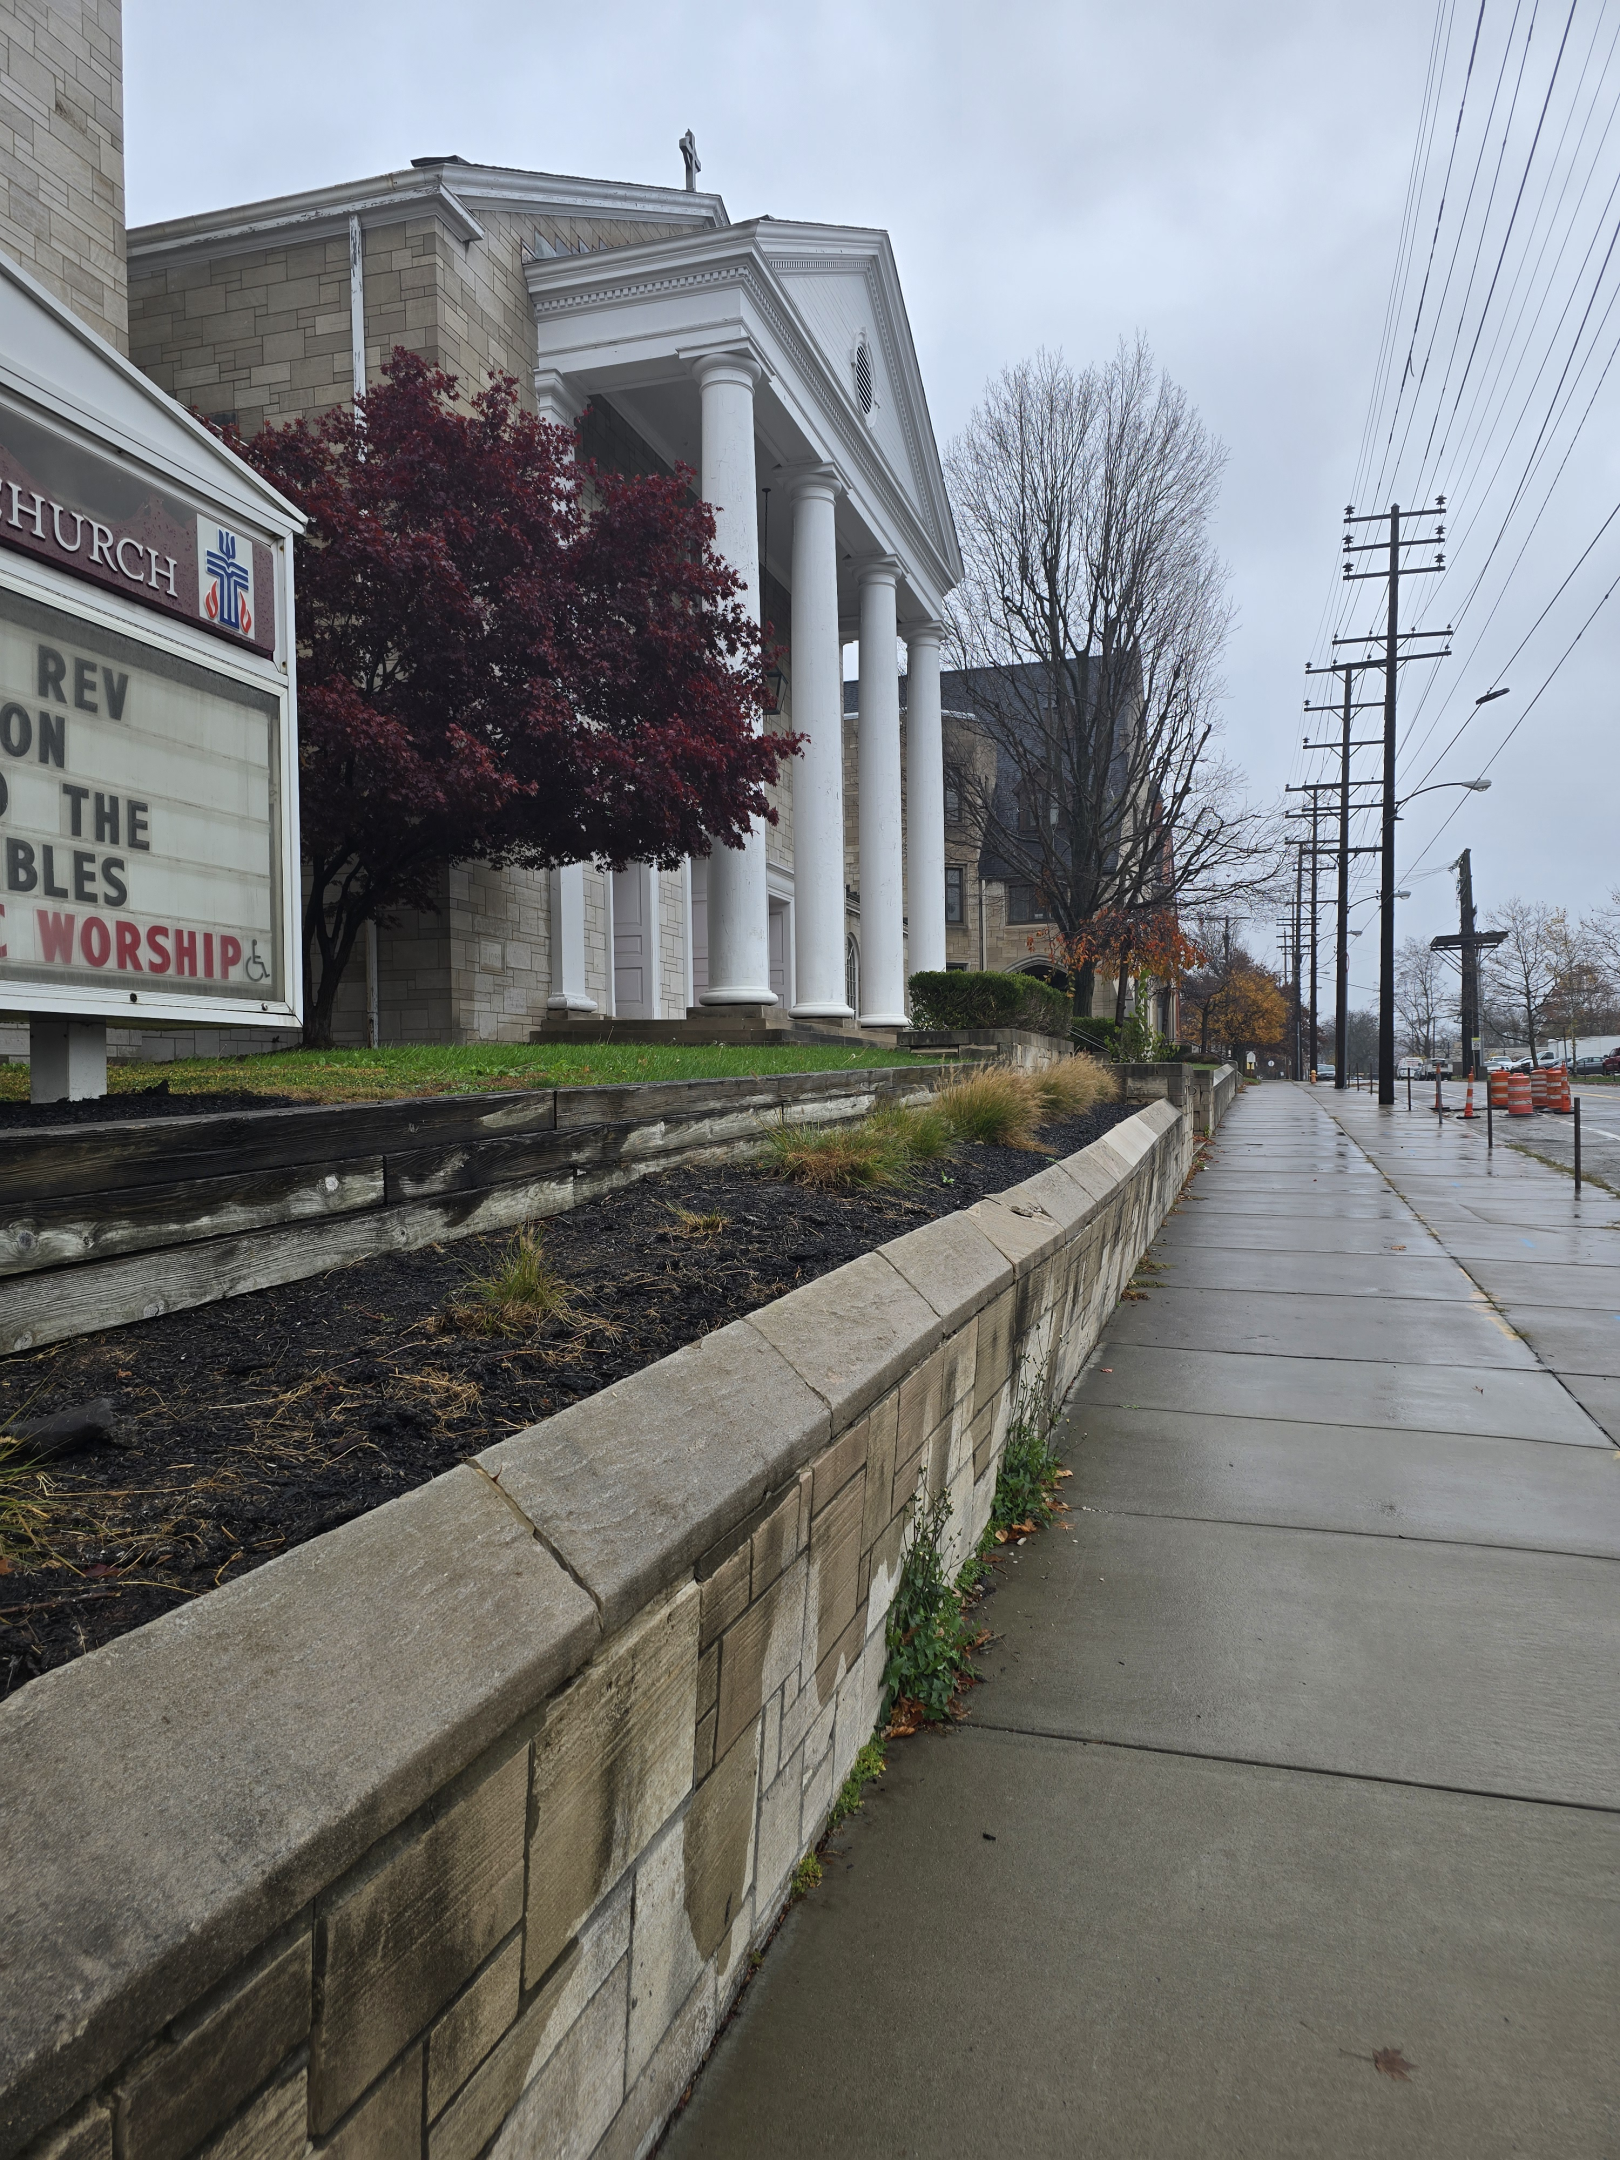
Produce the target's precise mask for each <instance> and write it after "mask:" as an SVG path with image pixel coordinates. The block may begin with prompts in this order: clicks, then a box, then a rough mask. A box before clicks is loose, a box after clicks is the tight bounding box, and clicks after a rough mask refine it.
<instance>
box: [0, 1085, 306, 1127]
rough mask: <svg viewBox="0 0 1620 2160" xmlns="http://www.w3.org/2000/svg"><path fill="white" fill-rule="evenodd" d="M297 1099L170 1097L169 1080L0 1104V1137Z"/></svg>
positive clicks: (298, 1099)
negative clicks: (76, 1098) (74, 1098)
mask: <svg viewBox="0 0 1620 2160" xmlns="http://www.w3.org/2000/svg"><path fill="white" fill-rule="evenodd" d="M304 1099H305V1098H304V1097H303V1096H301V1095H261V1094H260V1093H259V1092H258V1091H257V1090H256V1089H254V1088H215V1089H213V1090H212V1092H211V1093H203V1092H201V1091H199V1092H197V1093H196V1094H180V1095H171V1094H170V1092H169V1083H168V1081H167V1080H160V1081H159V1082H158V1083H157V1085H156V1086H155V1087H145V1088H132V1089H131V1090H130V1091H129V1093H128V1094H125V1095H92V1096H90V1097H89V1098H88V1099H87V1100H86V1101H84V1102H55V1103H26V1102H0V1132H21V1131H22V1130H24V1129H25V1128H26V1129H27V1130H29V1131H33V1130H34V1129H35V1128H37V1127H38V1126H41V1125H121V1124H123V1123H125V1122H126V1120H128V1119H130V1118H153V1117H203V1116H205V1115H206V1114H207V1113H208V1112H209V1111H211V1110H285V1109H288V1108H290V1107H293V1106H295V1105H297V1104H299V1103H302V1102H303V1101H304Z"/></svg>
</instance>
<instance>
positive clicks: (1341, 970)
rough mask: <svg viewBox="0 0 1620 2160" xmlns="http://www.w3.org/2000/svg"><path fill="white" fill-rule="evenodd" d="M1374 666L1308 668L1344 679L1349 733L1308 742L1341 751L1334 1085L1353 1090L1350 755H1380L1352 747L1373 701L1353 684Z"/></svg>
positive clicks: (1317, 708)
mask: <svg viewBox="0 0 1620 2160" xmlns="http://www.w3.org/2000/svg"><path fill="white" fill-rule="evenodd" d="M1374 664H1375V663H1373V662H1370V661H1365V660H1363V661H1355V660H1342V661H1335V662H1334V663H1333V664H1332V666H1331V667H1325V668H1313V667H1307V668H1306V670H1305V673H1306V674H1307V675H1342V676H1343V677H1344V732H1343V738H1342V740H1341V741H1339V742H1337V743H1313V742H1312V741H1311V740H1310V738H1309V736H1307V737H1306V739H1305V748H1306V749H1307V750H1335V749H1336V750H1337V751H1338V753H1339V782H1338V789H1339V845H1338V849H1337V853H1338V858H1339V889H1338V899H1337V908H1338V921H1337V926H1336V929H1337V934H1336V936H1335V939H1334V967H1333V978H1334V979H1333V1085H1334V1087H1335V1088H1348V1087H1349V1085H1350V1074H1349V1072H1348V1070H1347V1069H1346V1068H1347V1067H1348V1065H1349V1062H1350V858H1351V856H1352V855H1357V854H1361V853H1362V852H1364V851H1363V850H1362V849H1359V848H1353V847H1352V846H1351V845H1350V786H1351V781H1350V753H1351V751H1352V750H1376V749H1377V748H1378V747H1379V744H1378V743H1377V742H1374V741H1363V742H1352V741H1351V739H1350V724H1351V715H1352V714H1353V713H1358V712H1364V711H1366V710H1367V709H1368V705H1369V703H1370V701H1369V700H1366V699H1363V700H1362V701H1361V702H1360V703H1356V702H1355V701H1354V683H1355V676H1356V670H1357V668H1358V667H1368V666H1371V665H1374ZM1305 710H1306V711H1307V712H1308V713H1312V712H1335V711H1337V710H1338V708H1337V707H1336V706H1333V705H1313V704H1312V703H1311V701H1310V699H1309V698H1307V699H1306V700H1305Z"/></svg>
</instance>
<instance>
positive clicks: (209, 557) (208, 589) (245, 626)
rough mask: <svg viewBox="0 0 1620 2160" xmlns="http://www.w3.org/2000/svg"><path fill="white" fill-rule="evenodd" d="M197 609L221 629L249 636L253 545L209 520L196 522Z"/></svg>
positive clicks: (251, 613) (201, 519)
mask: <svg viewBox="0 0 1620 2160" xmlns="http://www.w3.org/2000/svg"><path fill="white" fill-rule="evenodd" d="M197 606H198V610H199V612H200V613H201V614H202V615H204V616H205V617H206V618H207V620H208V621H209V622H211V623H218V624H219V625H220V627H221V629H224V630H234V631H236V633H237V634H238V636H240V637H250V636H251V635H252V633H253V542H252V541H251V540H249V539H248V538H247V537H246V536H245V535H244V534H242V533H234V532H232V531H231V529H230V528H229V526H227V525H219V524H216V523H215V521H214V520H213V519H212V518H199V519H198V520H197Z"/></svg>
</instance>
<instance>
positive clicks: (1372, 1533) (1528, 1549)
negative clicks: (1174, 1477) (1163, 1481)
mask: <svg viewBox="0 0 1620 2160" xmlns="http://www.w3.org/2000/svg"><path fill="white" fill-rule="evenodd" d="M1328 1429H1329V1430H1331V1428H1328ZM1562 1444H1563V1445H1566V1446H1567V1445H1569V1444H1570V1443H1568V1442H1565V1443H1562ZM1598 1452H1599V1450H1598V1449H1596V1448H1588V1450H1587V1453H1588V1454H1590V1455H1596V1454H1597V1453H1598ZM1073 1511H1074V1510H1073V1508H1071V1513H1072V1512H1073ZM1084 1512H1085V1513H1086V1514H1088V1515H1099V1516H1100V1515H1107V1516H1112V1517H1118V1518H1120V1519H1122V1520H1127V1519H1128V1520H1130V1521H1132V1522H1184V1523H1203V1524H1205V1525H1207V1526H1208V1527H1209V1528H1210V1529H1212V1530H1221V1529H1227V1530H1282V1531H1286V1532H1287V1533H1288V1534H1289V1535H1290V1536H1294V1537H1342V1538H1370V1539H1373V1540H1374V1541H1375V1542H1381V1543H1383V1544H1388V1545H1450V1546H1455V1547H1457V1548H1458V1549H1459V1550H1460V1551H1462V1552H1504V1553H1526V1554H1530V1555H1532V1556H1533V1557H1535V1558H1537V1559H1542V1560H1606V1561H1608V1562H1609V1564H1610V1565H1611V1566H1616V1565H1620V1553H1613V1552H1587V1551H1585V1550H1579V1551H1574V1550H1571V1549H1570V1547H1568V1546H1567V1545H1509V1544H1507V1543H1505V1542H1504V1541H1503V1540H1502V1539H1501V1538H1463V1537H1436V1536H1433V1535H1431V1534H1430V1533H1429V1532H1427V1531H1423V1530H1357V1529H1353V1528H1350V1527H1349V1526H1347V1525H1345V1524H1342V1523H1295V1522H1266V1521H1265V1520H1263V1519H1262V1518H1259V1517H1256V1516H1253V1515H1182V1514H1180V1513H1178V1512H1177V1511H1175V1510H1174V1509H1171V1508H1123V1507H1119V1508H1117V1507H1097V1506H1096V1505H1094V1504H1090V1503H1088V1504H1087V1505H1086V1507H1085V1509H1084Z"/></svg>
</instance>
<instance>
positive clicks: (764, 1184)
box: [0, 1103, 1133, 1695]
mask: <svg viewBox="0 0 1620 2160" xmlns="http://www.w3.org/2000/svg"><path fill="white" fill-rule="evenodd" d="M1132 1107H1133V1106H1132V1105H1130V1104H1128V1103H1110V1104H1106V1105H1103V1106H1100V1107H1099V1108H1097V1109H1094V1110H1091V1111H1088V1112H1087V1113H1086V1114H1085V1115H1084V1116H1082V1117H1078V1118H1069V1119H1064V1120H1062V1121H1059V1122H1055V1123H1053V1124H1051V1125H1048V1126H1047V1127H1046V1129H1045V1131H1044V1132H1043V1134H1042V1136H1041V1138H1042V1144H1043V1146H1044V1147H1045V1148H1047V1149H1049V1150H1050V1151H1051V1153H1052V1154H1054V1155H1072V1154H1074V1153H1075V1152H1076V1151H1077V1150H1078V1149H1080V1148H1082V1147H1085V1146H1087V1145H1088V1144H1089V1143H1090V1142H1091V1141H1093V1140H1096V1139H1100V1138H1101V1136H1102V1135H1103V1134H1104V1133H1105V1132H1107V1131H1108V1129H1109V1128H1110V1126H1113V1125H1116V1124H1117V1123H1119V1121H1120V1120H1121V1119H1122V1118H1125V1117H1128V1116H1129V1115H1130V1114H1131V1110H1132ZM1041 1166H1042V1165H1041V1158H1040V1157H1039V1156H1032V1155H1030V1154H1028V1153H1026V1152H1023V1151H1021V1150H1018V1149H1014V1148H1002V1147H979V1146H970V1147H964V1148H962V1149H960V1150H959V1151H958V1153H957V1154H956V1155H955V1156H954V1157H952V1158H950V1159H949V1160H947V1161H945V1162H936V1163H925V1164H923V1165H921V1166H920V1167H919V1169H918V1172H917V1175H916V1178H915V1180H914V1182H912V1183H910V1184H908V1185H905V1186H897V1187H890V1188H888V1189H879V1190H874V1191H868V1192H863V1193H852V1194H826V1193H817V1192H811V1191H808V1190H807V1189H806V1188H804V1187H803V1186H798V1185H790V1184H786V1183H783V1182H782V1181H781V1180H780V1179H778V1178H775V1177H772V1176H770V1175H768V1174H766V1173H765V1172H764V1171H762V1170H760V1169H758V1168H756V1167H754V1166H753V1165H751V1164H747V1163H737V1164H719V1165H712V1166H704V1167H695V1168H691V1169H686V1170H673V1171H667V1172H665V1173H664V1174H663V1175H661V1176H657V1177H650V1178H646V1179H644V1180H642V1181H641V1182H640V1183H638V1184H635V1185H630V1186H627V1187H625V1188H624V1189H623V1190H622V1191H619V1192H616V1193H611V1194H609V1195H607V1196H606V1197H604V1198H603V1199H600V1200H593V1201H590V1202H588V1203H587V1204H586V1205H584V1206H582V1207H579V1208H576V1209H574V1210H573V1211H572V1212H571V1213H568V1214H564V1215H554V1216H550V1217H548V1218H547V1219H546V1220H545V1222H544V1223H543V1224H542V1225H541V1226H540V1227H541V1235H542V1238H543V1243H544V1249H545V1253H546V1257H547V1259H548V1260H549V1261H550V1262H551V1264H552V1265H553V1266H554V1267H555V1268H556V1270H557V1271H558V1273H559V1274H561V1275H562V1276H563V1277H564V1279H565V1280H566V1281H567V1282H568V1283H569V1284H570V1285H572V1286H573V1289H574V1291H575V1293H576V1297H575V1306H574V1315H573V1317H572V1318H571V1319H570V1320H569V1321H567V1322H565V1323H560V1322H557V1321H552V1322H550V1323H548V1324H546V1325H545V1326H544V1327H542V1328H541V1329H540V1330H539V1332H538V1333H537V1334H535V1335H532V1336H530V1337H528V1338H526V1339H522V1340H511V1339H505V1338H494V1339H491V1338H487V1337H480V1336H476V1335H468V1334H464V1333H461V1332H458V1331H456V1330H455V1329H454V1328H453V1327H449V1326H447V1325H446V1322H445V1313H446V1309H447V1308H448V1307H449V1306H451V1305H452V1304H454V1303H455V1302H456V1301H457V1299H458V1297H459V1296H460V1295H461V1294H462V1293H463V1292H464V1291H465V1288H466V1285H467V1283H468V1281H469V1279H470V1278H471V1277H473V1276H475V1275H478V1274H480V1273H483V1272H485V1271H487V1270H488V1269H489V1268H490V1267H491V1266H492V1265H493V1264H495V1263H496V1262H497V1261H498V1259H499V1258H500V1256H501V1254H502V1253H503V1252H504V1251H505V1250H506V1248H507V1246H508V1244H509V1242H510V1240H509V1236H508V1235H504V1234H503V1235H500V1236H495V1237H486V1238H465V1239H460V1240H458V1241H456V1242H455V1243H453V1244H448V1245H443V1246H430V1247H428V1248H427V1249H426V1250H424V1251H421V1252H410V1253H398V1254H389V1255H387V1256H385V1257H382V1258H379V1259H375V1260H363V1261H358V1262H356V1263H355V1264H354V1265H352V1266H350V1267H346V1268H341V1269H334V1270H333V1271H332V1272H330V1273H329V1274H326V1275H320V1276H315V1277H313V1278H311V1279H309V1280H306V1281H304V1282H296V1283H286V1284H283V1285H282V1286H280V1287H279V1288H277V1289H273V1290H260V1291H256V1292H254V1293H253V1294H252V1295H251V1296H247V1297H239V1298H232V1299H228V1300H225V1301H223V1302H221V1303H220V1304H217V1305H205V1306H202V1307H201V1308H200V1309H198V1310H197V1311H194V1312H178V1313H169V1314H166V1315H165V1316H164V1317H163V1318H161V1319H157V1320H146V1321H142V1322H140V1323H139V1324H138V1325H136V1326H133V1327H126V1328H117V1329H112V1330H109V1331H108V1332H107V1333H105V1334H102V1335H96V1336H88V1337H84V1338H81V1339H80V1340H78V1341H74V1342H68V1343H62V1344H58V1345H56V1346H55V1347H53V1348H51V1349H47V1350H42V1351H35V1352H25V1353H23V1354H21V1355H18V1356H16V1357H12V1358H8V1359H6V1360H4V1361H3V1362H0V1429H3V1427H4V1422H5V1421H6V1420H8V1419H13V1418H16V1419H21V1418H39V1417H44V1416H49V1415H50V1414H51V1413H53V1412H55V1411H58V1410H63V1409H66V1408H68V1407H70V1406H72V1405H76V1404H84V1403H86V1402H88V1401H90V1400H92V1399H94V1398H96V1397H102V1396H105V1397H108V1398H110V1399H111V1401H112V1404H113V1407H114V1411H115V1427H114V1429H115V1432H116V1435H117V1437H116V1440H115V1441H114V1442H112V1443H102V1444H100V1445H98V1446H96V1447H95V1448H94V1449H92V1450H91V1451H90V1452H88V1453H85V1454H80V1455H76V1456H73V1457H71V1458H68V1459H64V1460H58V1461H54V1462H51V1463H49V1464H48V1465H45V1466H43V1467H37V1468H34V1469H14V1470H12V1471H10V1472H9V1473H7V1474H5V1475H4V1476H0V1567H3V1566H5V1561H4V1558H3V1555H4V1554H5V1553H6V1552H7V1551H9V1552H10V1554H11V1556H12V1557H11V1562H10V1566H9V1570H8V1571H7V1572H6V1573H5V1574H4V1575H3V1576H0V1695H4V1694H6V1693H9V1692H10V1691H11V1690H12V1689H14V1688H17V1687H20V1686H22V1685H23V1684H24V1683H25V1682H26V1681H28V1680H31V1679H34V1678H35V1677H36V1676H37V1675H39V1674H40V1673H43V1672H47V1671H49V1670H50V1669H51V1668H52V1667H53V1666H56V1665H62V1664H65V1663H66V1662H67V1661H68V1660H69V1659H70V1658H74V1657H77V1656H78V1655H79V1653H80V1652H81V1651H84V1650H92V1649H94V1648H96V1646H97V1645H98V1644H100V1643H104V1642H107V1641H110V1640H111V1639H112V1637H114V1636H116V1635H121V1634H123V1633H125V1632H126V1631H127V1630H128V1629H130V1628H133V1627H138V1626H140V1625H141V1623H142V1622H144V1621H147V1620H151V1619H153V1618H155V1617H156V1616H157V1615H158V1614H159V1613H162V1612H166V1611H168V1610H169V1608H170V1607H171V1606H174V1605H177V1604H180V1603H182V1602H183V1601H184V1600H185V1599H186V1598H189V1597H195V1596H197V1595H199V1594H201V1593H202V1592H204V1591H207V1590H210V1589H213V1588H214V1587H216V1586H217V1585H218V1584H220V1583H223V1582H227V1581H234V1580H235V1579H236V1578H237V1577H238V1576H239V1575H242V1574H245V1573H246V1572H247V1571H248V1570H249V1569H250V1568H254V1567H258V1566H260V1565H262V1564H263V1562H265V1561H266V1560H272V1559H274V1558H275V1557H276V1556H277V1555H278V1554H280V1553H284V1552H286V1551H288V1550H289V1549H290V1548H291V1547H292V1546H294V1545H300V1544H302V1543H303V1542H304V1540H305V1539H306V1538H312V1537H317V1536H319V1535H320V1533H321V1532H322V1531H324V1530H331V1529H334V1528H336V1526H337V1525H338V1524H339V1523H344V1522H347V1521H349V1520H350V1518H351V1517H352V1516H356V1515H363V1514H364V1513H366V1511H367V1510H368V1509H370V1508H374V1507H376V1506H378V1505H379V1504H380V1503H381V1502H382V1501H384V1500H391V1499H393V1498H394V1497H395V1496H396V1495H397V1494H399V1493H402V1492H407V1491H409V1490H410V1489H411V1488H412V1487H413V1486H416V1485H421V1484H425V1483H426V1482H427V1480H428V1479H429V1478H432V1477H437V1476H438V1475H439V1473H440V1472H441V1471H444V1470H448V1469H450V1468H451V1467H452V1465H454V1464H455V1463H457V1462H460V1461H462V1460H463V1459H464V1458H465V1457H467V1456H469V1455H474V1454H477V1453H478V1452H479V1451H480V1450H481V1449H483V1448H486V1447H488V1446H490V1445H491V1444H492V1443H493V1442H494V1441H496V1440H499V1439H503V1438H505V1437H506V1435H508V1434H509V1433H512V1432H516V1431H520V1430H521V1429H522V1428H523V1427H524V1426H527V1425H532V1424H534V1423H536V1421H537V1420H539V1419H541V1418H544V1417H549V1416H551V1415H552V1414H553V1413H554V1412H555V1411H558V1410H562V1409H565V1408H566V1407H567V1406H568V1405H569V1404H570V1403H572V1402H577V1401H578V1400H579V1399H580V1398H581V1397H582V1396H586V1395H591V1394H594V1393H595V1392H596V1391H597V1389H599V1388H603V1387H606V1386H608V1385H609V1384H610V1383H611V1382H612V1381H615V1380H619V1379H622V1378H623V1377H624V1376H625V1375H626V1374H627V1373H633V1372H637V1371H639V1370H640V1368H641V1367H642V1366H644V1365H649V1364H651V1363H652V1362H653V1361H654V1360H655V1359H657V1358H661V1357H667V1356H668V1355H669V1353H670V1352H671V1351H672V1350H678V1349H679V1348H680V1347H681V1346H682V1344H684V1343H689V1342H693V1341H695V1340H696V1339H697V1338H698V1337H700V1336H702V1335H706V1334H708V1333H710V1332H711V1331H712V1330H713V1329H715V1328H718V1327H724V1326H725V1325H726V1324H727V1323H728V1322H730V1321H732V1320H735V1319H738V1318H739V1317H740V1316H741V1315H742V1314H744V1313H747V1312H752V1311H753V1310H754V1309H755V1308H756V1307H757V1306H760V1305H763V1304H766V1303H767V1302H768V1301H769V1300H770V1299H772V1298H775V1297H781V1296H782V1295H784V1293H786V1292H787V1291H789V1290H793V1289H796V1288H797V1287H798V1286H799V1285H800V1284H801V1283H807V1282H811V1281H813V1280H814V1279H815V1277H816V1276H818V1275H824V1274H826V1273H827V1272H828V1271H829V1269H832V1268H835V1267H841V1266H842V1265H843V1263H844V1262H845V1261H846V1260H853V1259H855V1258H856V1257H857V1256H858V1255H859V1254H861V1253H864V1252H870V1251H871V1250H872V1249H873V1247H875V1246H878V1245H882V1244H885V1243H887V1241H888V1240H889V1239H890V1238H894V1237H899V1236H901V1235H902V1234H903V1233H904V1232H905V1231H907V1230H912V1229H915V1228H916V1227H917V1225H918V1224H919V1223H922V1222H926V1221H929V1220H931V1219H933V1218H935V1217H938V1216H941V1215H949V1214H952V1213H954V1212H955V1211H956V1210H957V1209H958V1208H964V1207H971V1206H972V1204H973V1202H974V1201H975V1200H979V1199H982V1198H983V1197H984V1195H985V1194H986V1193H993V1192H1002V1191H1004V1190H1005V1189H1006V1188H1007V1187H1008V1186H1009V1185H1016V1184H1018V1183H1019V1182H1020V1181H1021V1180H1022V1179H1024V1178H1027V1177H1031V1176H1033V1175H1034V1173H1035V1172H1036V1171H1037V1170H1038V1169H1040V1168H1041ZM680 1210H685V1211H687V1212H686V1214H685V1215H684V1216H683V1215H682V1214H680V1213H679V1212H678V1211H680ZM714 1215H719V1216H723V1217H724V1219H725V1226H724V1228H723V1229H715V1228H712V1227H705V1226H704V1225H703V1224H702V1222H701V1218H702V1217H704V1216H714ZM695 1219H696V1220H695Z"/></svg>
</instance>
